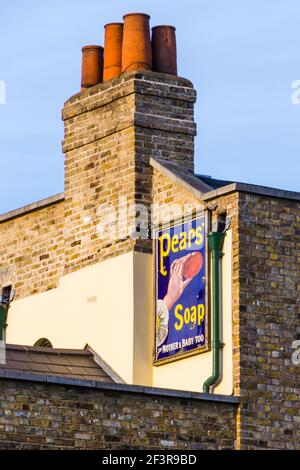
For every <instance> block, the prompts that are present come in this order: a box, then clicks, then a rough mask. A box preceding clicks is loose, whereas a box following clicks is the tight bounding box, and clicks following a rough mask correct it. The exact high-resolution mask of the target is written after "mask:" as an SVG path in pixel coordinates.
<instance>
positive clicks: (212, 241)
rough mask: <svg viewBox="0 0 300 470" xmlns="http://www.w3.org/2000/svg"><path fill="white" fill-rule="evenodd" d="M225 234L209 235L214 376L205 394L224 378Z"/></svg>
mask: <svg viewBox="0 0 300 470" xmlns="http://www.w3.org/2000/svg"><path fill="white" fill-rule="evenodd" d="M224 238H225V233H224V232H210V234H209V235H208V248H209V251H210V253H211V260H212V356H213V364H212V369H213V370H212V375H211V376H210V377H208V379H206V381H205V382H204V384H203V392H204V393H210V390H211V388H214V387H215V386H216V385H217V384H218V383H219V382H220V381H221V377H222V370H221V348H222V346H223V345H222V343H221V341H220V323H221V321H220V317H221V305H220V284H221V282H220V281H221V280H220V277H221V269H220V266H221V258H222V256H223V253H222V247H223V243H224Z"/></svg>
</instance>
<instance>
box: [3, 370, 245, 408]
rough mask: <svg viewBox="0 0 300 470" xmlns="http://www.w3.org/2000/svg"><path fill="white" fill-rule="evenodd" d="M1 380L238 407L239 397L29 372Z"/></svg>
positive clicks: (7, 374) (5, 373) (7, 373)
mask: <svg viewBox="0 0 300 470" xmlns="http://www.w3.org/2000/svg"><path fill="white" fill-rule="evenodd" d="M0 379H6V380H19V381H23V382H35V383H44V384H53V385H63V386H64V385H65V386H68V387H69V386H73V387H83V388H90V389H97V390H107V391H114V392H125V393H139V394H143V395H152V396H161V397H171V398H183V399H192V400H200V401H206V402H215V403H228V404H232V405H238V404H239V403H240V399H239V397H236V396H227V395H217V394H216V395H214V394H209V393H197V392H187V391H183V390H172V389H166V388H155V387H144V386H142V385H128V384H123V383H108V382H98V381H95V380H82V379H74V378H68V377H59V376H54V375H52V376H50V375H43V374H33V373H27V372H14V371H1V370H0Z"/></svg>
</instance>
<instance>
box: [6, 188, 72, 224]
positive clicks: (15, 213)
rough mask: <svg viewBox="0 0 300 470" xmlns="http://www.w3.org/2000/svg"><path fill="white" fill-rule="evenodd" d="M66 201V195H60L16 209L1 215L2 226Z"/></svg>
mask: <svg viewBox="0 0 300 470" xmlns="http://www.w3.org/2000/svg"><path fill="white" fill-rule="evenodd" d="M64 200H65V193H58V194H55V195H54V196H49V197H47V198H45V199H41V200H39V201H36V202H33V203H31V204H27V205H26V206H23V207H20V208H18V209H14V210H12V211H9V212H6V213H4V214H0V224H1V223H3V222H7V221H9V220H12V219H16V218H17V217H21V216H22V215H26V214H30V213H31V212H34V211H37V210H39V209H44V208H45V207H49V206H52V205H54V204H58V203H59V202H63V201H64Z"/></svg>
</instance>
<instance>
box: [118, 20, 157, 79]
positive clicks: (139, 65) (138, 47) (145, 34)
mask: <svg viewBox="0 0 300 470" xmlns="http://www.w3.org/2000/svg"><path fill="white" fill-rule="evenodd" d="M123 18H124V33H123V47H122V72H128V71H131V70H152V49H151V40H150V25H149V22H150V16H149V15H146V14H144V13H129V14H128V15H125V16H124V17H123Z"/></svg>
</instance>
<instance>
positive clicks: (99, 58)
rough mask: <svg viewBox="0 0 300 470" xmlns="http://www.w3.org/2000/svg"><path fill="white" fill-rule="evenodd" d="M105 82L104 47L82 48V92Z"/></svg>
mask: <svg viewBox="0 0 300 470" xmlns="http://www.w3.org/2000/svg"><path fill="white" fill-rule="evenodd" d="M102 81H103V47H102V46H85V47H83V48H82V73H81V91H85V90H87V89H88V88H90V87H92V86H94V85H97V84H98V83H101V82H102Z"/></svg>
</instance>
